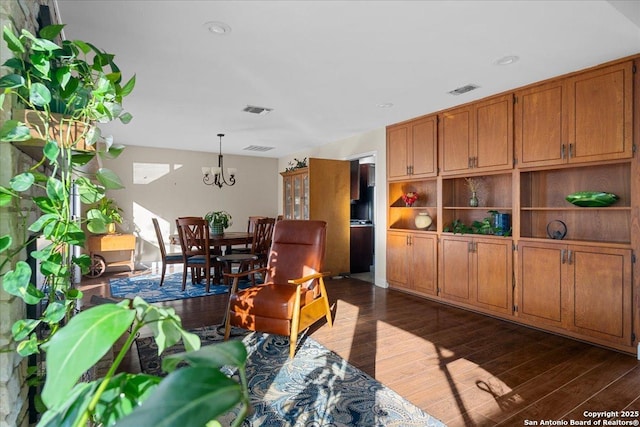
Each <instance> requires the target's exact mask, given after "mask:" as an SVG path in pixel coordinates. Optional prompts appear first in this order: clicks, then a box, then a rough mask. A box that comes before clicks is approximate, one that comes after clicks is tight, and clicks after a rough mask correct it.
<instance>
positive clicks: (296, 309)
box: [225, 220, 332, 357]
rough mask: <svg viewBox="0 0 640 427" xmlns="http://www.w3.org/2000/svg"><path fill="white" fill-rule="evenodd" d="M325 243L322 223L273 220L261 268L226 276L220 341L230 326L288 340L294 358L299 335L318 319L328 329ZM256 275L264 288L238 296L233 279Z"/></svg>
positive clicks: (291, 355)
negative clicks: (227, 284) (227, 290)
mask: <svg viewBox="0 0 640 427" xmlns="http://www.w3.org/2000/svg"><path fill="white" fill-rule="evenodd" d="M325 240H326V223H325V222H324V221H306V220H283V221H278V222H277V223H276V225H275V228H274V232H273V240H272V243H271V250H270V251H269V259H268V262H267V266H266V268H263V269H258V270H251V271H247V272H242V273H235V274H234V273H231V274H228V276H229V277H231V278H233V284H232V286H231V295H230V297H229V306H228V310H227V316H226V323H225V340H226V339H228V338H229V333H230V330H231V326H236V327H240V328H243V329H249V330H252V331H261V332H268V333H273V334H278V335H287V336H289V339H290V347H289V357H293V355H294V354H295V350H296V344H297V338H298V333H299V332H301V331H303V330H305V329H306V328H308V327H309V326H311V325H312V324H313V323H315V322H316V321H318V320H320V319H322V318H323V317H325V318H326V319H327V322H328V323H329V326H332V319H331V310H330V308H329V300H328V298H327V291H326V289H325V286H324V281H323V276H325V275H327V273H323V272H322V265H323V261H324V251H325ZM257 271H262V272H263V274H264V278H265V279H264V284H262V285H258V286H255V287H251V288H248V289H245V290H240V291H237V286H238V278H239V277H242V276H246V275H249V274H253V273H255V272H257Z"/></svg>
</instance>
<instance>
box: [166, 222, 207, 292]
mask: <svg viewBox="0 0 640 427" xmlns="http://www.w3.org/2000/svg"><path fill="white" fill-rule="evenodd" d="M176 226H177V228H178V236H179V238H180V246H181V247H182V259H183V262H184V266H185V268H184V270H183V272H182V290H183V291H184V290H185V288H186V282H187V268H193V269H196V270H197V271H200V270H204V276H205V279H206V288H205V290H206V292H209V286H210V284H211V268H213V267H214V266H215V265H216V259H215V257H216V255H215V254H212V252H211V247H210V245H209V224H208V223H207V220H206V219H204V218H194V217H189V218H178V219H176ZM196 277H197V279H198V280H199V279H200V277H199V274H193V273H192V274H191V281H192V283H195V282H196Z"/></svg>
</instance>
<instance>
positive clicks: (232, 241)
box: [169, 231, 253, 283]
mask: <svg viewBox="0 0 640 427" xmlns="http://www.w3.org/2000/svg"><path fill="white" fill-rule="evenodd" d="M252 240H253V233H248V232H246V231H227V232H225V233H222V234H209V247H210V248H211V249H213V253H220V254H222V248H223V247H224V248H225V252H224V253H225V254H230V253H231V248H232V247H233V246H234V245H245V244H247V245H251V242H252ZM169 243H170V244H172V245H180V236H178V234H170V235H169ZM220 276H221V275H220V272H219V270H218V269H217V268H216V273H215V275H214V280H215V281H216V282H218V283H220V282H221V277H220Z"/></svg>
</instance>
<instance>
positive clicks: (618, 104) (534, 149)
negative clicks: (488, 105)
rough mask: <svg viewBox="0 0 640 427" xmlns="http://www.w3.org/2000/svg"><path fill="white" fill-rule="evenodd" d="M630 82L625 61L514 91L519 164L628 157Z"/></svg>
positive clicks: (630, 66)
mask: <svg viewBox="0 0 640 427" xmlns="http://www.w3.org/2000/svg"><path fill="white" fill-rule="evenodd" d="M632 84H633V63H632V61H628V62H625V63H621V64H617V65H612V66H610V67H605V68H602V69H598V70H594V71H590V72H586V73H582V74H579V75H576V76H574V77H570V78H566V79H562V80H556V81H552V82H549V83H545V84H543V85H540V86H536V87H532V88H529V89H524V90H522V91H519V92H517V93H516V97H517V103H516V108H515V120H516V123H515V130H516V157H517V161H518V162H519V165H520V166H521V167H529V166H532V167H533V166H549V165H557V164H565V163H586V162H599V161H602V160H612V159H624V158H630V157H632V155H633V152H632V144H633V139H632V118H633V115H632V113H633V112H632V101H633V100H632V94H633V92H632Z"/></svg>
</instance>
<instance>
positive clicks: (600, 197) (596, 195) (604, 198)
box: [565, 191, 619, 208]
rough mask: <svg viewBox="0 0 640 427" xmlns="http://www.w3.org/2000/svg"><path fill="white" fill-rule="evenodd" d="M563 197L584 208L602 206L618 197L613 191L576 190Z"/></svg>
mask: <svg viewBox="0 0 640 427" xmlns="http://www.w3.org/2000/svg"><path fill="white" fill-rule="evenodd" d="M565 199H566V200H567V201H568V202H569V203H572V204H574V205H576V206H580V207H584V208H603V207H606V206H610V205H612V204H613V203H615V202H617V201H618V199H619V197H618V196H617V195H615V194H613V193H605V192H602V191H576V192H575V193H572V194H569V195H568V196H567V197H565Z"/></svg>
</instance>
